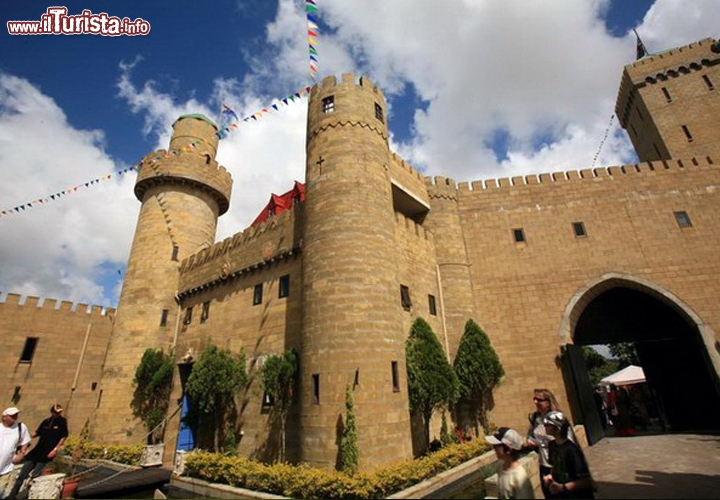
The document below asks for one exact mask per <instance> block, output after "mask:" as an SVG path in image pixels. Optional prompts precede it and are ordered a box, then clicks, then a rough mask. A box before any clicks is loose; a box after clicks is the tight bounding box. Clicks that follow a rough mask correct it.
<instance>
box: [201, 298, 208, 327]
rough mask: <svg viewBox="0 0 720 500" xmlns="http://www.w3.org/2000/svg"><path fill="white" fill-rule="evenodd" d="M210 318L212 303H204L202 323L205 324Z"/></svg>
mask: <svg viewBox="0 0 720 500" xmlns="http://www.w3.org/2000/svg"><path fill="white" fill-rule="evenodd" d="M209 317H210V301H207V302H203V307H202V312H201V313H200V323H205V322H206V321H207V319H208V318H209Z"/></svg>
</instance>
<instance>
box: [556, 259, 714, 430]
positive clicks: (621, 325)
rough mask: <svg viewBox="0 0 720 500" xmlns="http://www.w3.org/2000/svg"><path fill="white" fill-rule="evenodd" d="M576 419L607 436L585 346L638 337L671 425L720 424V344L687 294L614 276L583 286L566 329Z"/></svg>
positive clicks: (650, 382) (566, 374) (565, 362)
mask: <svg viewBox="0 0 720 500" xmlns="http://www.w3.org/2000/svg"><path fill="white" fill-rule="evenodd" d="M559 333H560V336H561V339H562V340H563V341H564V344H565V345H564V347H563V349H562V350H563V356H562V358H563V377H564V379H565V382H566V387H567V391H568V398H569V400H570V404H571V408H572V411H573V416H574V417H575V419H576V420H577V421H582V422H584V423H585V426H586V428H587V430H588V436H589V439H590V441H591V442H596V441H597V440H598V439H600V438H602V435H603V434H602V429H601V427H600V425H599V424H600V422H599V419H598V418H597V413H596V411H595V407H594V402H593V399H592V392H591V391H592V388H591V387H590V384H589V380H588V377H587V371H586V370H585V367H584V363H583V362H582V354H581V352H580V346H583V345H593V344H614V343H618V342H634V343H635V345H636V348H637V352H638V355H639V357H640V360H641V362H642V366H643V369H644V371H645V375H646V378H647V381H648V385H649V386H650V388H651V390H652V391H653V392H654V393H655V395H656V396H657V398H658V403H659V405H660V407H661V408H662V411H663V414H664V417H665V419H666V420H667V423H668V424H669V427H670V430H672V431H690V430H692V431H708V430H715V429H718V428H720V424H719V423H718V415H720V379H719V377H718V373H720V344H718V341H717V340H716V335H715V333H714V331H713V330H712V328H711V327H710V326H709V325H708V324H707V323H705V322H704V321H703V319H702V318H700V317H699V316H698V315H697V314H696V313H695V312H694V311H693V310H692V308H691V307H690V306H689V305H688V304H687V303H685V302H683V301H682V300H681V299H680V298H679V297H677V296H676V295H674V294H673V293H671V292H669V291H668V290H665V289H663V288H662V287H660V286H658V285H656V284H654V283H652V282H650V281H648V280H645V279H642V278H637V277H633V276H629V275H625V274H620V273H608V274H605V275H603V276H601V277H600V278H598V279H596V280H594V281H592V282H591V283H589V284H587V285H586V286H584V287H583V288H581V289H580V290H578V291H577V292H576V293H575V295H574V296H573V298H572V299H571V300H570V302H569V304H568V305H567V307H566V309H565V314H564V315H563V320H562V323H561V326H560V332H559Z"/></svg>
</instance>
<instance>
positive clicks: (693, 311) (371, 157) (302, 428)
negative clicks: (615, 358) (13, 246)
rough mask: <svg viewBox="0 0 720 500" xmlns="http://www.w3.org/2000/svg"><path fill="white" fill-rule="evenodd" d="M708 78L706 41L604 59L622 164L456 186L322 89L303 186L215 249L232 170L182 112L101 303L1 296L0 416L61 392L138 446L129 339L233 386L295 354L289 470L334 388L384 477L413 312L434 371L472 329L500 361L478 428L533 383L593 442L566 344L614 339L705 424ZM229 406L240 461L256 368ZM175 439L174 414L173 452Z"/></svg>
mask: <svg viewBox="0 0 720 500" xmlns="http://www.w3.org/2000/svg"><path fill="white" fill-rule="evenodd" d="M718 87H720V43H719V42H717V41H716V40H712V39H705V40H701V41H698V42H696V43H693V44H690V45H687V46H684V47H680V48H676V49H673V50H668V51H666V52H662V53H659V54H654V55H651V56H647V57H644V58H642V59H640V60H638V61H636V62H634V63H632V64H629V65H627V66H626V67H625V68H624V71H623V72H622V78H621V82H620V89H619V93H618V97H617V104H616V115H617V117H618V119H619V121H620V123H621V125H622V127H623V128H624V129H626V131H627V132H628V134H629V136H630V139H631V140H632V142H633V144H634V146H635V149H636V151H637V154H638V157H639V159H640V163H638V164H633V165H621V166H611V167H602V168H591V169H583V170H578V171H567V172H554V173H547V174H540V175H529V176H525V177H522V176H521V177H513V178H511V179H507V178H505V179H498V180H485V181H479V182H456V181H455V180H453V179H449V178H443V177H435V178H427V177H424V176H423V175H421V174H420V173H419V172H418V171H417V170H415V169H414V168H412V167H411V166H410V165H408V164H407V163H406V162H405V161H404V160H403V159H402V158H400V157H398V156H397V155H396V154H394V153H393V152H391V151H390V149H389V147H388V129H387V120H386V103H385V100H384V97H383V94H382V92H381V91H380V90H379V89H378V88H377V87H376V86H375V85H373V84H372V83H371V82H370V81H369V80H368V79H366V78H364V77H361V78H356V77H355V76H353V75H343V76H342V77H341V78H335V77H328V78H325V79H324V80H322V81H321V82H320V83H318V84H316V85H315V86H314V87H313V88H312V92H311V94H310V98H309V103H308V107H309V109H308V119H307V150H306V154H307V156H306V179H305V181H306V184H305V187H304V189H305V191H304V193H303V194H304V196H302V197H301V196H299V194H300V191H299V190H298V196H295V197H291V201H294V203H291V205H292V206H291V207H290V208H288V209H287V210H284V211H282V212H280V211H279V210H278V211H277V212H276V213H275V214H273V213H272V210H270V213H269V214H268V215H269V216H268V217H267V218H266V220H264V221H262V222H260V223H258V224H254V225H253V226H251V227H250V228H248V229H246V230H245V231H243V232H240V233H237V234H235V235H234V236H233V237H231V238H228V239H226V240H224V241H221V242H215V231H216V223H217V220H218V217H219V216H221V215H222V214H223V213H224V212H226V211H227V210H228V207H229V204H230V193H231V188H232V179H231V177H230V175H229V174H228V172H227V171H226V170H225V169H224V168H223V167H222V166H220V165H218V164H217V162H216V161H215V155H216V148H217V145H218V142H217V136H216V135H215V132H216V131H217V128H216V126H215V125H214V124H213V123H212V122H211V121H210V120H208V119H207V118H205V117H204V116H201V115H188V116H183V117H181V118H179V119H178V120H177V121H176V122H175V125H174V131H173V136H172V139H171V141H170V145H169V150H172V151H174V152H176V153H177V154H167V153H166V152H164V151H158V152H155V153H152V154H150V155H148V156H147V157H146V158H145V159H144V160H143V162H142V164H141V168H140V170H139V172H138V177H137V182H136V184H135V194H136V196H137V198H138V200H139V201H140V203H141V204H142V208H141V210H140V215H139V217H138V221H137V228H136V232H135V236H134V240H133V245H132V250H131V253H130V258H129V261H128V265H127V271H126V275H125V280H124V283H123V288H122V292H121V296H120V302H119V304H118V307H117V310H112V309H107V310H103V309H102V308H98V307H95V306H92V307H89V306H87V305H85V304H79V305H73V304H71V303H68V302H61V303H60V304H59V305H58V304H57V303H56V301H54V300H47V299H46V300H45V301H44V302H43V303H42V305H40V306H38V305H39V299H38V298H36V297H28V298H26V299H25V300H24V303H23V302H22V300H21V297H19V296H18V295H15V294H12V293H10V294H6V295H5V296H4V302H3V303H0V336H1V338H2V339H3V346H4V349H3V350H2V354H0V356H2V361H3V365H4V366H6V367H7V371H6V375H5V376H4V379H3V382H2V386H1V387H0V389H1V390H2V394H3V395H4V396H3V397H4V398H5V400H6V404H9V403H10V401H13V402H17V405H18V406H20V407H21V408H22V409H23V410H24V416H23V419H24V420H25V421H27V422H30V423H33V422H38V421H39V420H40V419H41V418H42V417H44V416H45V413H46V412H47V407H48V406H49V405H50V404H51V403H53V402H55V401H56V400H59V401H60V402H61V403H67V405H68V407H69V408H68V416H69V417H70V423H71V425H72V427H73V429H71V430H72V431H73V432H78V431H79V427H80V426H81V425H82V423H83V422H85V421H86V420H89V422H90V429H91V432H92V435H93V438H94V439H96V440H99V441H104V442H113V443H137V442H144V439H145V432H144V430H143V428H142V426H141V425H140V424H139V422H138V421H137V420H136V419H135V418H133V417H132V412H131V409H130V406H129V405H130V401H131V398H132V393H133V387H132V379H133V375H134V371H135V368H136V366H137V364H138V362H139V360H140V358H141V356H142V354H143V352H144V351H145V349H147V348H150V347H152V348H163V349H164V350H166V351H168V350H172V352H173V353H174V356H175V358H176V360H177V362H178V364H179V366H186V365H187V361H189V360H191V358H193V357H194V358H197V357H198V355H199V353H200V352H201V351H202V349H203V347H204V346H205V345H207V344H208V343H212V344H215V345H217V346H219V347H221V348H224V349H229V350H230V351H232V352H234V353H239V352H240V351H241V349H243V350H244V352H245V355H246V359H247V365H248V368H249V370H250V374H251V375H252V374H253V373H257V370H258V368H259V366H260V364H261V363H262V360H263V359H264V357H266V356H267V355H269V354H278V353H282V352H283V351H284V350H285V349H287V348H294V349H296V350H297V352H298V353H299V356H300V374H299V395H298V398H297V400H296V404H295V408H294V409H293V412H292V415H291V419H290V422H289V425H288V447H289V448H288V458H292V459H293V460H298V461H304V462H307V463H309V464H311V465H317V466H321V467H332V466H334V464H335V462H336V458H337V453H338V436H337V425H338V420H339V419H340V418H341V417H342V416H343V415H344V411H345V410H344V398H345V387H346V385H347V384H351V385H352V386H353V390H354V398H355V409H356V415H357V422H358V426H359V446H360V452H361V460H362V464H363V466H372V465H378V464H384V463H388V462H392V461H396V460H399V459H403V458H409V457H411V456H412V454H413V437H412V430H411V429H412V422H411V418H410V415H409V412H408V394H407V383H406V371H405V352H404V343H405V339H406V338H407V336H408V333H409V331H410V326H411V324H412V322H413V321H414V319H415V318H417V317H423V318H424V319H425V320H427V321H428V322H429V323H430V325H431V326H432V328H433V329H434V331H435V332H436V333H437V335H438V337H439V339H440V341H441V343H442V344H443V346H444V347H445V349H446V351H447V355H448V358H449V359H450V360H452V359H454V356H455V352H456V349H457V346H458V342H459V339H460V337H461V335H462V333H463V328H464V325H465V322H466V321H467V320H468V319H470V318H472V319H474V320H475V321H476V322H477V323H478V324H480V325H481V326H482V328H483V329H484V330H485V331H486V332H487V333H488V335H489V336H490V338H491V341H492V343H493V346H494V347H495V349H496V351H497V352H498V354H499V356H500V359H501V362H502V363H503V366H504V368H505V371H506V377H505V380H504V382H503V384H502V385H501V387H500V388H499V389H498V390H497V391H496V393H495V408H494V410H493V412H492V414H491V416H490V420H491V421H492V422H495V423H497V424H498V425H511V426H514V427H516V428H518V429H524V428H525V426H526V423H525V422H526V415H527V413H528V412H529V411H531V410H532V402H531V400H530V399H531V396H532V389H533V388H534V387H549V388H550V389H551V390H553V391H554V392H555V393H556V394H557V395H558V396H559V398H560V399H561V402H562V404H563V406H565V407H568V408H569V409H570V410H571V413H572V417H573V419H574V420H575V422H578V423H583V424H585V425H586V428H588V429H589V430H588V432H589V434H590V435H593V432H594V431H593V429H594V427H595V423H594V421H593V418H594V417H593V416H592V415H593V412H594V408H592V407H591V406H590V405H591V404H592V403H588V399H587V398H588V392H587V391H588V390H589V385H588V384H587V383H586V382H587V373H586V371H584V370H583V367H582V366H581V363H580V364H578V356H577V354H576V351H577V347H576V346H580V345H588V344H598V343H615V342H625V341H634V342H636V343H637V348H638V352H639V354H640V356H641V358H642V360H643V367H644V368H645V372H646V375H647V378H648V382H649V384H650V385H651V386H652V388H653V390H654V391H655V392H656V395H657V397H658V400H659V401H660V402H661V403H662V405H663V407H664V409H665V412H666V415H667V418H668V421H669V422H670V424H671V427H672V428H673V429H677V430H686V429H693V430H702V429H710V428H712V427H713V426H715V427H717V421H718V417H719V416H720V382H719V378H718V374H720V342H719V341H720V334H719V333H718V332H720V307H718V304H719V303H720V258H719V257H718V251H719V250H720V230H719V229H718V228H719V227H720V119H719V118H720V88H718ZM191 143H192V144H195V145H196V147H194V148H193V149H192V150H188V148H187V147H186V146H187V145H189V144H191ZM290 181H291V180H288V182H290ZM236 192H239V193H242V186H240V187H236ZM271 208H272V207H271ZM179 379H180V377H179V376H177V371H176V377H175V382H174V394H173V397H172V399H173V404H172V405H171V407H174V401H176V400H178V399H180V398H181V396H182V387H181V383H180V380H179ZM239 399H241V400H242V401H241V404H239V405H238V408H239V415H238V421H237V425H238V428H240V429H242V431H243V437H242V439H241V440H240V442H239V444H238V451H239V452H240V453H241V454H243V455H246V456H251V457H260V458H261V457H262V456H263V454H264V453H266V452H268V450H271V449H272V448H273V447H274V446H277V440H278V431H277V428H276V427H273V426H274V424H273V422H271V421H270V420H269V419H268V415H267V412H264V411H263V404H262V403H263V402H262V391H261V386H260V383H259V381H258V380H257V378H255V379H253V381H252V382H251V384H250V386H249V387H248V389H247V390H245V391H244V392H243V393H242V394H241V396H240V397H239ZM178 426H179V415H174V416H173V417H172V418H171V419H170V424H169V426H168V429H167V431H166V441H167V442H168V443H172V444H171V446H174V438H175V435H176V434H177V429H178ZM595 439H597V437H595V438H593V440H595Z"/></svg>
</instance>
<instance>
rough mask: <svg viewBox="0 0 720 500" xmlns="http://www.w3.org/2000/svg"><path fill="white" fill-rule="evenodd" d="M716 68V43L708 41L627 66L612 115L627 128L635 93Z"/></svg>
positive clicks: (719, 59)
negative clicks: (641, 89)
mask: <svg viewBox="0 0 720 500" xmlns="http://www.w3.org/2000/svg"><path fill="white" fill-rule="evenodd" d="M717 64H720V42H718V41H716V40H713V39H712V38H705V39H704V40H700V41H699V42H694V43H691V44H689V45H686V46H684V47H679V48H677V49H672V50H667V51H665V52H660V53H659V54H654V55H651V56H647V57H643V58H642V59H639V60H637V61H635V62H634V63H632V64H628V65H627V66H625V68H624V70H623V75H622V79H621V81H620V88H619V89H618V97H617V101H616V105H615V114H616V115H617V117H618V119H619V120H620V124H621V125H622V126H623V127H626V126H627V120H628V116H629V114H630V111H631V110H632V108H633V104H634V102H635V99H636V93H637V89H640V88H642V87H645V86H646V85H654V84H656V83H662V82H665V81H667V80H668V79H671V78H678V77H680V76H683V75H688V74H692V73H694V72H698V71H704V70H706V69H707V68H708V67H710V66H714V65H717Z"/></svg>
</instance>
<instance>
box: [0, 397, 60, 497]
mask: <svg viewBox="0 0 720 500" xmlns="http://www.w3.org/2000/svg"><path fill="white" fill-rule="evenodd" d="M62 412H63V408H62V406H60V405H59V404H56V405H53V406H52V407H51V408H50V417H49V418H46V419H45V420H43V421H42V422H41V423H40V425H39V426H38V428H37V430H36V431H35V432H33V433H32V437H34V438H35V437H39V438H40V439H39V440H38V442H37V444H36V445H35V446H34V447H33V449H32V450H30V452H28V454H27V455H25V462H24V463H23V466H22V469H20V473H19V474H18V477H17V479H16V480H15V485H14V486H13V489H12V491H11V492H10V494H9V496H8V498H16V497H17V494H18V493H19V491H20V488H21V487H22V484H23V482H24V481H25V479H26V478H27V477H28V476H31V477H36V476H37V475H38V474H40V472H41V471H42V470H43V469H44V468H45V466H46V465H47V464H48V463H49V462H51V461H52V460H53V458H55V455H56V454H57V452H58V451H59V450H60V448H62V445H63V443H64V442H65V439H67V437H68V428H67V420H66V419H65V417H63V416H62Z"/></svg>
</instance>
